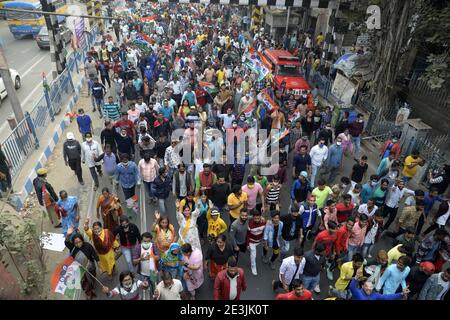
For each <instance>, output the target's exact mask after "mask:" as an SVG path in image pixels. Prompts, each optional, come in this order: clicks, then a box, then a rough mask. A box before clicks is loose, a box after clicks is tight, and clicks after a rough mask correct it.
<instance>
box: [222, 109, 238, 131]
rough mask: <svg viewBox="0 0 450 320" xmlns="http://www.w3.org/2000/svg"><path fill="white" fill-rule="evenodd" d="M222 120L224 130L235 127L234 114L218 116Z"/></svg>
mask: <svg viewBox="0 0 450 320" xmlns="http://www.w3.org/2000/svg"><path fill="white" fill-rule="evenodd" d="M218 116H219V118H220V119H222V120H223V128H224V129H230V128H231V127H232V126H233V120H235V119H236V117H235V116H234V114H232V115H231V116H228V113H223V114H219V115H218Z"/></svg>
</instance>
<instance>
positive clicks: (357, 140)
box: [352, 136, 361, 159]
mask: <svg viewBox="0 0 450 320" xmlns="http://www.w3.org/2000/svg"><path fill="white" fill-rule="evenodd" d="M352 144H353V146H354V148H355V149H354V150H355V153H354V158H355V159H359V152H360V150H361V136H359V137H352Z"/></svg>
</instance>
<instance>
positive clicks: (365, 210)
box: [358, 203, 378, 217]
mask: <svg viewBox="0 0 450 320" xmlns="http://www.w3.org/2000/svg"><path fill="white" fill-rule="evenodd" d="M377 210H378V207H377V206H373V208H372V210H370V211H369V209H368V208H367V203H363V204H362V205H360V206H359V208H358V212H359V213H361V214H363V213H364V214H365V215H367V216H368V217H371V216H373V215H374V214H375V212H377Z"/></svg>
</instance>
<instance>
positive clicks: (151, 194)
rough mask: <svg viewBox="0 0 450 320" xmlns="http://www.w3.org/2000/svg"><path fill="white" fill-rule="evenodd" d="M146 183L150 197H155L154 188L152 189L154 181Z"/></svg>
mask: <svg viewBox="0 0 450 320" xmlns="http://www.w3.org/2000/svg"><path fill="white" fill-rule="evenodd" d="M144 184H145V187H146V188H147V192H148V196H149V197H150V198H153V197H154V195H153V190H152V184H153V182H147V181H144Z"/></svg>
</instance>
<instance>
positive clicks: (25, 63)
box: [0, 2, 86, 139]
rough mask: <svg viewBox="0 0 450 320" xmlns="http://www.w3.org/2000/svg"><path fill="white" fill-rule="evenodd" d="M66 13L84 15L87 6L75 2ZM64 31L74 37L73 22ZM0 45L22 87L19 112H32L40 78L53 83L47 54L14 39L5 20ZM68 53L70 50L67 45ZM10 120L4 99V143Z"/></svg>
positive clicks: (0, 132) (0, 107) (0, 113)
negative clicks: (67, 30) (72, 34)
mask: <svg viewBox="0 0 450 320" xmlns="http://www.w3.org/2000/svg"><path fill="white" fill-rule="evenodd" d="M68 12H73V13H76V14H81V13H86V5H85V4H80V3H77V2H74V3H73V4H71V5H69V8H68ZM67 27H68V28H70V29H71V30H72V32H73V33H74V34H75V32H74V30H73V28H74V24H73V18H69V19H68V21H67ZM0 41H1V44H2V47H3V50H4V52H5V56H6V59H7V62H8V65H9V68H11V69H15V70H16V71H17V72H18V73H19V75H20V77H21V82H22V85H21V88H20V89H19V90H17V91H16V92H17V95H18V97H19V101H20V103H21V105H22V110H23V111H24V112H25V111H31V110H32V108H33V106H34V104H35V102H36V100H37V99H39V98H40V97H41V95H42V94H43V87H42V74H43V73H45V75H46V76H47V81H48V82H49V83H50V82H51V80H52V74H51V70H52V66H51V60H50V50H42V49H40V48H39V47H38V46H37V44H36V41H35V40H34V39H33V38H31V37H29V38H24V39H20V40H16V39H14V37H13V35H12V33H11V32H10V31H9V28H8V24H7V22H6V21H5V20H2V21H0ZM69 49H70V50H72V48H71V47H70V44H69V46H68V50H69ZM10 116H13V110H12V107H11V103H10V99H8V97H5V98H4V99H3V100H2V101H1V103H0V119H1V121H0V136H1V137H2V138H3V139H5V138H6V137H7V135H8V134H9V133H10V132H11V130H10V128H9V125H8V122H7V121H6V119H7V118H8V117H10Z"/></svg>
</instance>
